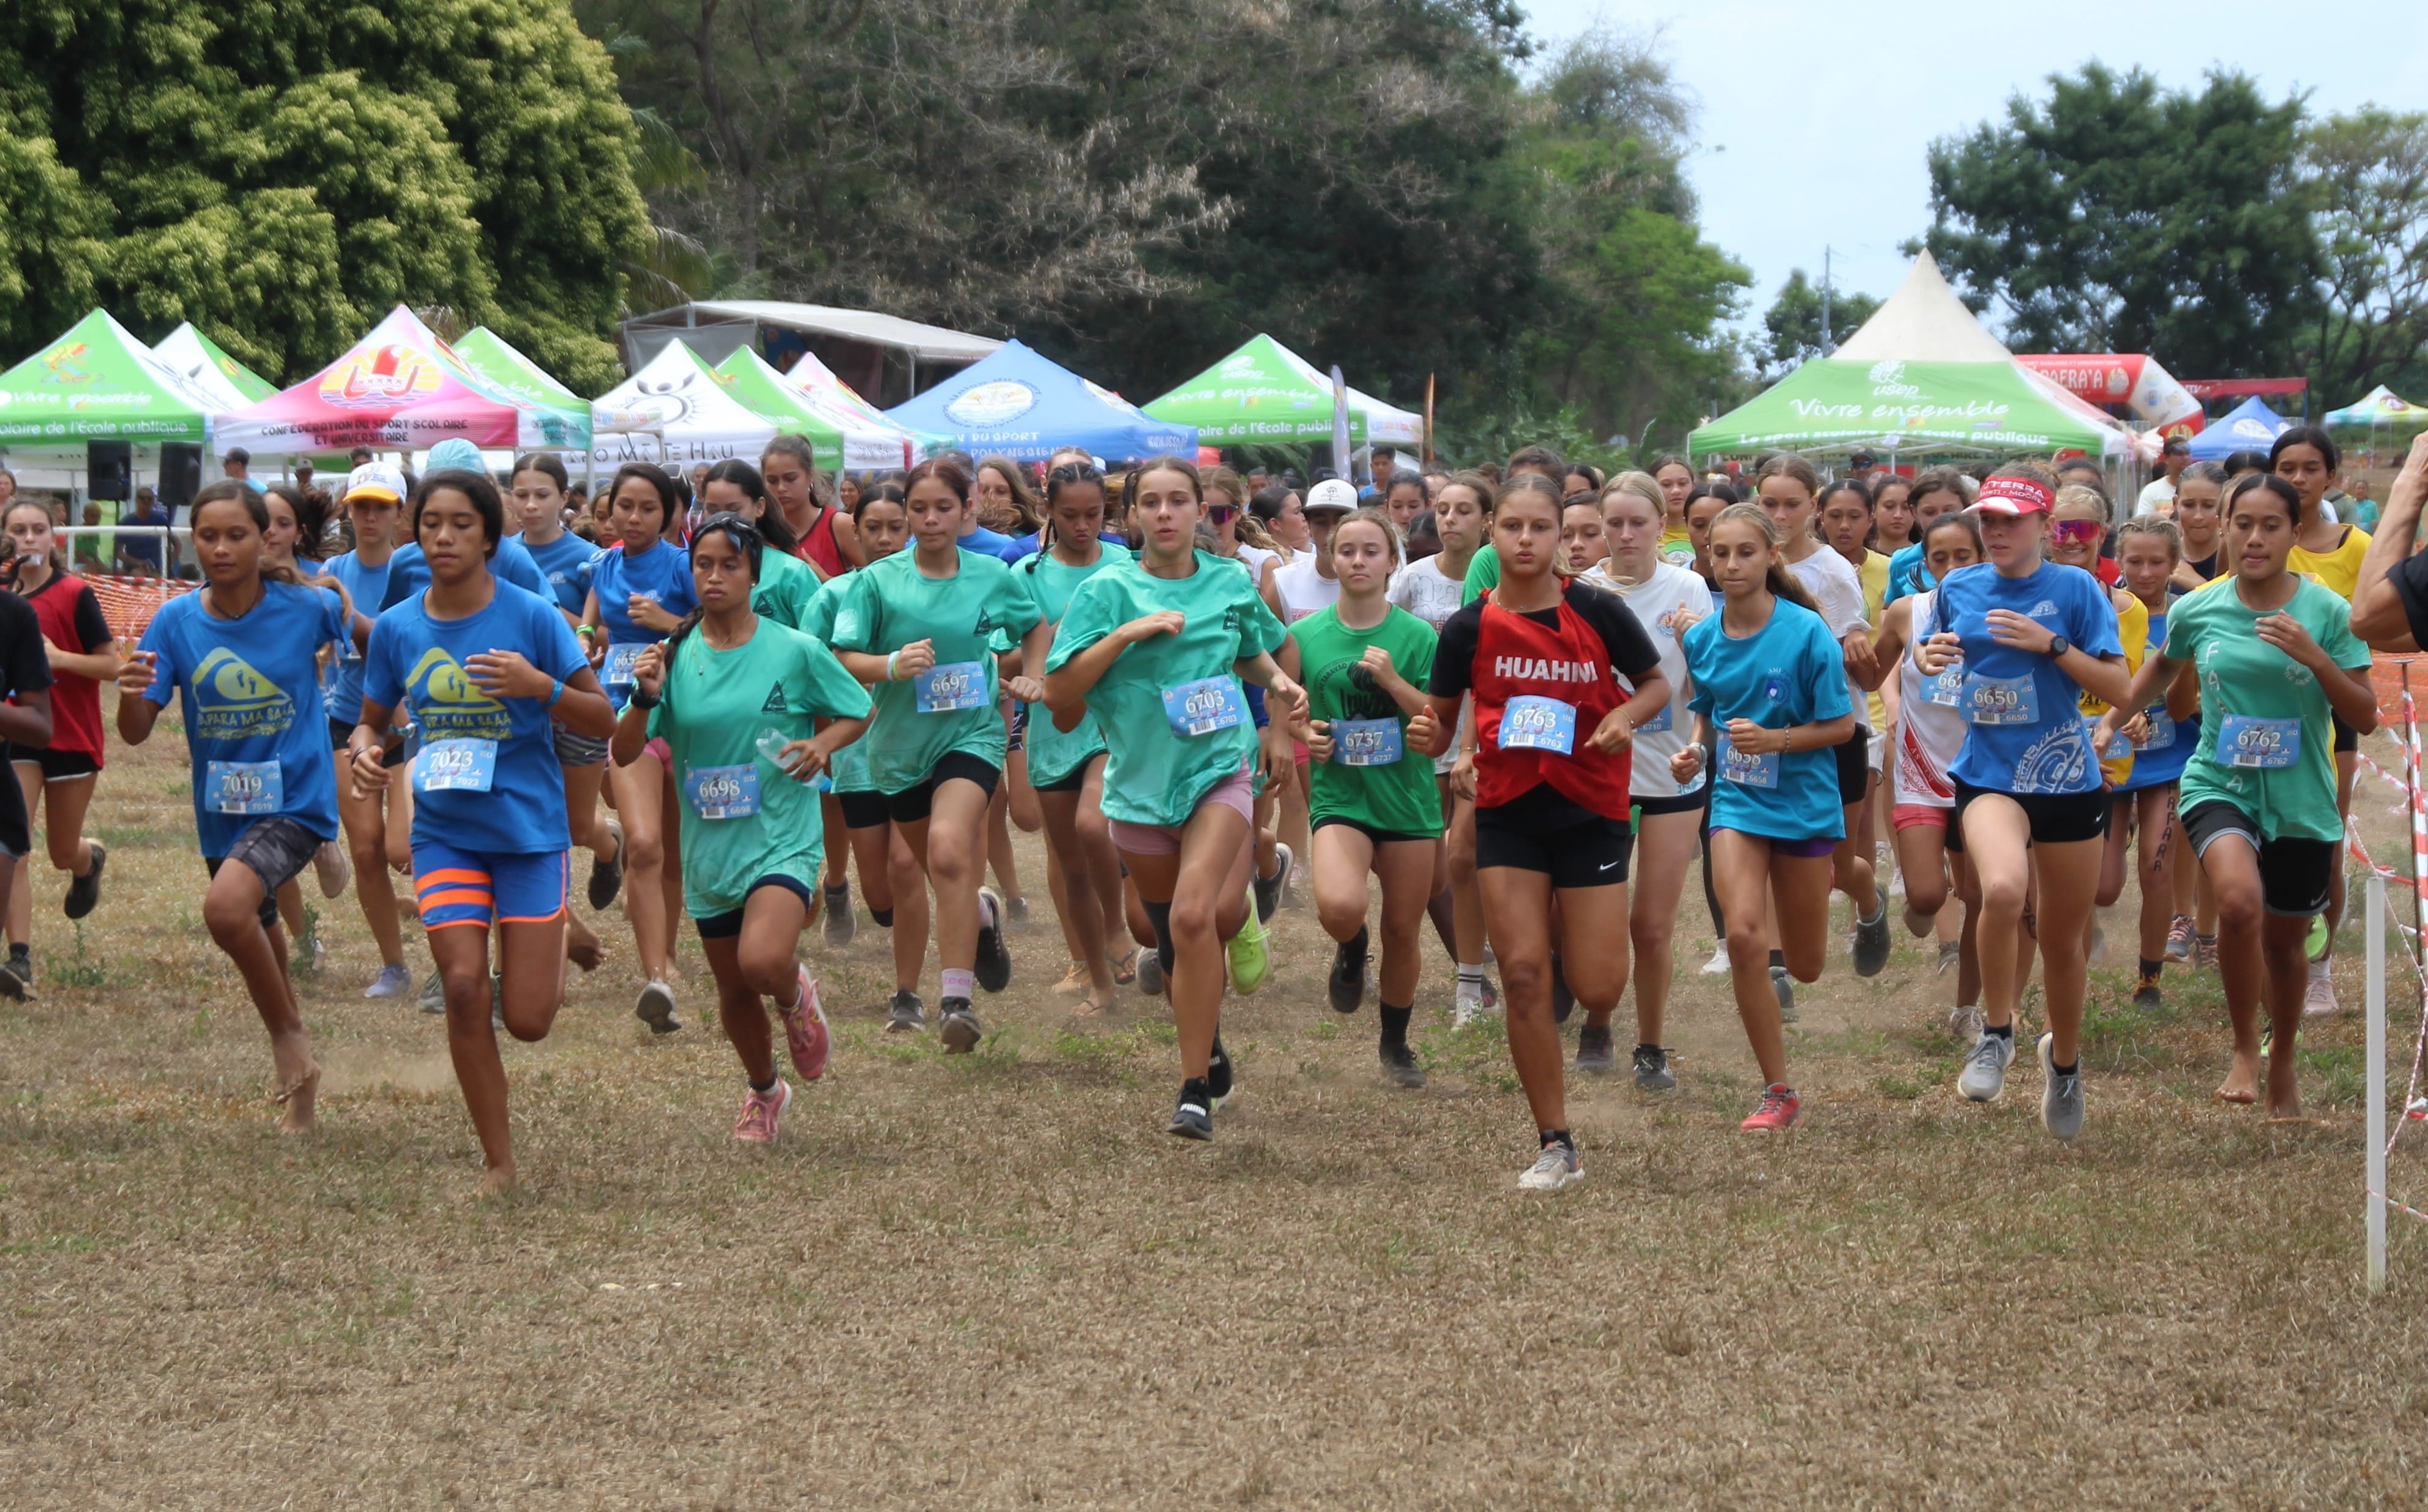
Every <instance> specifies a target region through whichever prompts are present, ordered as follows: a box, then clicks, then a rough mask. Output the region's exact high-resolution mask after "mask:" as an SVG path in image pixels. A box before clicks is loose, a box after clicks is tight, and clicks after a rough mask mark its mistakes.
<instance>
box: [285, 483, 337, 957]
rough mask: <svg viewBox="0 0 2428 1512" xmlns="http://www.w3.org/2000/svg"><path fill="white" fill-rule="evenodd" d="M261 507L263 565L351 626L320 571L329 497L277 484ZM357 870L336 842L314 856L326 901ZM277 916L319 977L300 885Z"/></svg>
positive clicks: (318, 950)
mask: <svg viewBox="0 0 2428 1512" xmlns="http://www.w3.org/2000/svg"><path fill="white" fill-rule="evenodd" d="M261 501H262V504H263V505H264V507H266V508H267V509H268V510H269V511H270V528H269V529H268V530H267V531H265V532H264V533H263V535H262V556H263V561H265V562H266V563H267V564H268V565H269V566H270V567H272V568H288V569H291V570H293V572H294V573H295V575H296V579H297V580H298V581H299V582H302V583H303V585H304V586H305V587H307V588H326V589H330V590H333V591H334V592H335V593H336V595H337V605H338V609H339V610H340V611H341V612H342V613H343V614H344V615H345V616H346V622H347V624H348V625H349V626H352V625H353V615H354V613H355V612H356V611H355V609H354V602H353V598H352V597H350V596H349V595H348V593H347V592H346V588H345V585H344V584H343V583H341V582H339V581H338V580H337V579H336V578H335V577H330V576H329V575H328V574H327V573H325V572H323V571H321V569H320V556H321V548H322V545H323V543H324V541H325V540H326V535H325V527H326V525H327V517H328V496H327V495H325V494H320V493H306V492H305V491H304V490H303V489H300V488H297V487H296V486H295V485H294V484H292V483H272V484H271V485H270V486H269V487H268V488H266V489H264V490H262V495H261ZM349 642H351V636H350V637H349ZM349 642H340V643H339V645H338V646H336V647H333V648H331V650H330V653H329V655H328V656H327V657H326V658H323V659H322V662H321V677H322V682H323V685H324V689H323V696H324V698H325V685H326V682H327V680H328V678H329V676H330V675H331V673H332V672H333V671H334V669H335V667H336V662H337V659H338V657H339V655H340V653H341V652H342V650H343V648H344V645H345V644H346V643H349ZM352 643H356V644H358V643H359V642H352ZM312 870H313V874H314V876H315V877H316V878H317V879H318V881H319V882H320V896H321V897H323V898H335V897H337V896H338V895H340V894H342V893H343V892H344V891H345V890H346V884H347V883H348V881H350V880H351V878H350V875H349V874H350V873H351V872H352V871H353V858H352V857H351V856H350V855H349V854H347V850H346V847H345V846H344V845H343V844H342V843H340V842H339V841H337V840H335V839H332V840H329V841H328V842H326V843H325V844H323V845H322V846H321V847H320V849H319V850H318V851H315V852H313V853H312ZM278 911H279V914H280V916H281V917H282V918H284V919H286V921H287V933H288V935H291V936H292V937H293V938H294V940H295V948H296V951H297V952H298V953H299V954H300V955H301V956H302V958H303V961H302V964H303V969H305V970H307V971H314V972H317V971H319V970H320V968H321V967H323V966H325V965H326V964H327V963H328V959H329V948H328V946H327V944H326V943H325V942H324V941H322V940H321V938H320V930H319V929H318V928H317V927H316V916H315V915H313V914H308V913H305V912H304V910H303V883H302V881H301V879H299V878H292V877H290V878H288V879H287V885H286V886H284V887H281V888H280V889H279V891H278Z"/></svg>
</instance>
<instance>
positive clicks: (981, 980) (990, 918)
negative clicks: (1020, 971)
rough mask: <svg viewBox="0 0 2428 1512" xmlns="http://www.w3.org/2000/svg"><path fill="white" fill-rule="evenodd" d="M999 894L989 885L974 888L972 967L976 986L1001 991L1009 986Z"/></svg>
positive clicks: (1009, 966)
mask: <svg viewBox="0 0 2428 1512" xmlns="http://www.w3.org/2000/svg"><path fill="white" fill-rule="evenodd" d="M1005 917H1006V916H1005V914H1004V911H1003V895H1002V894H1001V893H999V892H997V891H995V890H994V889H993V887H980V888H979V889H978V958H977V961H976V966H975V967H974V969H975V970H976V972H977V978H978V985H979V986H981V987H984V988H985V989H986V990H987V991H989V992H1001V991H1002V990H1003V989H1004V988H1006V987H1008V986H1009V985H1011V952H1010V951H1008V950H1006V949H1004V944H1003V921H1004V919H1005Z"/></svg>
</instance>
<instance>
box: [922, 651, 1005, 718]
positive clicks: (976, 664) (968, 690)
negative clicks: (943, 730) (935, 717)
mask: <svg viewBox="0 0 2428 1512" xmlns="http://www.w3.org/2000/svg"><path fill="white" fill-rule="evenodd" d="M910 691H911V693H912V695H913V696H914V697H916V698H917V699H918V702H919V712H920V713H922V714H950V713H953V712H954V711H956V710H958V709H964V708H983V707H986V701H987V676H986V663H984V662H982V661H946V662H943V663H940V664H939V665H937V666H933V667H929V668H928V669H927V671H925V672H922V673H917V674H914V675H912V676H911V678H910Z"/></svg>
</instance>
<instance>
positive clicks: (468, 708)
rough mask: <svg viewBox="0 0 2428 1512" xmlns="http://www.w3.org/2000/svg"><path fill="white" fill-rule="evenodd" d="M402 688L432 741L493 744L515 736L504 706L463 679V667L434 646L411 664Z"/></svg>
mask: <svg viewBox="0 0 2428 1512" xmlns="http://www.w3.org/2000/svg"><path fill="white" fill-rule="evenodd" d="M404 686H405V688H406V690H407V691H410V692H411V693H412V694H413V695H414V699H413V707H414V714H415V716H416V717H417V718H418V719H419V720H420V721H421V726H422V729H423V732H424V733H425V734H426V735H427V736H428V737H429V738H431V739H434V740H450V739H457V738H463V737H471V738H473V739H477V740H503V739H505V738H506V737H507V736H510V735H512V734H513V733H514V717H513V716H512V715H511V714H509V713H507V712H506V706H505V705H503V704H500V703H499V702H498V701H497V700H496V699H494V698H491V697H490V696H489V695H488V694H486V693H484V692H483V691H481V688H480V685H479V684H478V683H475V682H474V681H472V679H471V678H470V677H468V676H467V675H465V672H464V666H463V663H461V662H459V661H457V660H456V659H455V658H453V657H451V656H449V655H448V654H447V653H446V652H444V651H442V650H439V649H438V648H437V647H435V646H433V647H432V648H431V649H429V650H427V651H424V652H423V653H422V654H421V659H420V660H418V661H417V662H415V663H414V664H413V670H412V671H411V672H410V673H407V674H406V675H405V678H404Z"/></svg>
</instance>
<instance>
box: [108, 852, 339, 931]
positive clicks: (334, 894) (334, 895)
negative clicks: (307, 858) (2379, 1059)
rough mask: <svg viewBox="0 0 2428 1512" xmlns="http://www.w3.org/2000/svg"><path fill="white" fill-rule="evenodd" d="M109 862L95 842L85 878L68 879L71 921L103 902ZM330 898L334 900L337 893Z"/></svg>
mask: <svg viewBox="0 0 2428 1512" xmlns="http://www.w3.org/2000/svg"><path fill="white" fill-rule="evenodd" d="M338 854H340V855H343V854H345V853H344V852H343V851H342V850H341V851H339V852H338ZM108 860H109V848H108V847H107V846H105V845H103V844H102V843H101V842H100V841H99V840H95V841H93V842H92V865H91V866H90V867H89V868H87V869H86V870H85V874H84V875H83V876H81V877H70V878H69V879H68V896H67V902H64V903H62V904H61V905H60V912H62V913H64V914H66V915H67V916H68V917H69V918H70V919H82V918H83V917H84V916H85V915H87V914H90V913H91V912H92V910H93V905H94V904H96V903H98V902H101V869H102V867H103V866H104V865H105V864H107V862H108ZM344 888H345V885H344V884H343V883H340V884H338V891H341V892H342V891H343V890H344ZM329 896H331V897H332V898H334V897H336V893H331V894H330V895H329Z"/></svg>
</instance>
